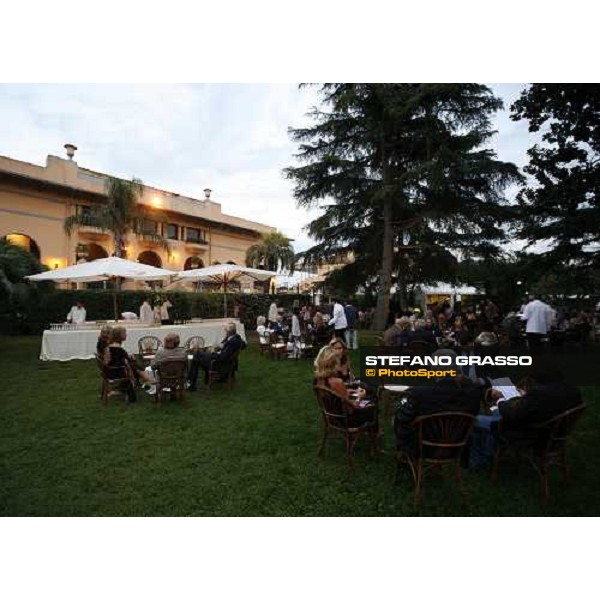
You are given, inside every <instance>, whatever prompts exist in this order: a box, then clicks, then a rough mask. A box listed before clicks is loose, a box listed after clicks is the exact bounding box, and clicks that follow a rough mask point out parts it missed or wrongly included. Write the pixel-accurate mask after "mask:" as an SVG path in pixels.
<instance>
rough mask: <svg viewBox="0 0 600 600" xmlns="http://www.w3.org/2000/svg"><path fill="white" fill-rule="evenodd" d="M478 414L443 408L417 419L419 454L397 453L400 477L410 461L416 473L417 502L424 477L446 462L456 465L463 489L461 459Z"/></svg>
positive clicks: (411, 467) (459, 482)
mask: <svg viewBox="0 0 600 600" xmlns="http://www.w3.org/2000/svg"><path fill="white" fill-rule="evenodd" d="M474 422H475V417H474V416H473V415H471V414H469V413H463V412H443V413H435V414H432V415H423V416H421V417H417V418H416V419H415V420H414V423H413V425H414V427H415V430H416V434H417V440H418V445H417V454H416V456H415V457H412V456H409V455H407V454H405V453H404V452H402V451H399V452H398V453H397V454H396V481H397V480H398V476H399V474H400V468H401V467H402V466H403V465H408V466H409V468H410V471H411V473H412V476H413V480H414V484H415V490H414V498H413V501H414V505H415V507H416V506H418V505H419V503H420V502H421V495H422V491H423V480H424V478H425V475H426V473H427V472H429V471H430V470H432V469H435V468H438V467H439V468H441V467H443V466H445V465H448V464H449V465H454V468H455V477H456V481H457V483H458V485H459V487H460V489H461V492H462V491H463V489H462V476H461V471H460V469H461V467H460V459H461V455H462V453H463V451H464V449H465V447H466V445H467V442H468V440H469V435H470V433H471V430H472V428H473V424H474Z"/></svg>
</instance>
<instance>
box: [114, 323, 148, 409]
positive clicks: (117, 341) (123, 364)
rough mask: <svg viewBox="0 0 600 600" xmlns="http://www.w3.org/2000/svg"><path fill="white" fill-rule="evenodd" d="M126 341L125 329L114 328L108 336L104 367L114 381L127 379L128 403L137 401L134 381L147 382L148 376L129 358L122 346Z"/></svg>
mask: <svg viewBox="0 0 600 600" xmlns="http://www.w3.org/2000/svg"><path fill="white" fill-rule="evenodd" d="M126 339H127V330H126V329H125V327H114V328H113V330H112V331H111V334H110V343H109V345H108V347H107V348H106V354H105V356H106V360H105V365H106V369H107V371H108V375H109V377H111V378H115V379H129V380H130V386H128V388H127V396H128V398H129V401H130V402H135V401H136V400H137V398H136V396H135V389H134V386H133V382H134V381H138V382H139V380H140V379H144V380H147V379H148V375H147V374H146V373H144V372H143V371H140V370H139V369H138V368H137V366H136V364H135V362H134V360H133V358H131V356H129V354H128V353H127V350H125V348H123V346H122V344H123V342H124V341H125V340H126Z"/></svg>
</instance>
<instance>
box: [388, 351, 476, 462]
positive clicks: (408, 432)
mask: <svg viewBox="0 0 600 600" xmlns="http://www.w3.org/2000/svg"><path fill="white" fill-rule="evenodd" d="M449 352H451V353H452V354H454V352H452V351H451V350H438V351H437V352H436V353H434V356H435V355H437V354H438V353H444V355H446V353H449ZM454 355H455V354H454ZM455 356H456V355H455ZM483 391H484V389H483V388H482V387H479V386H477V385H476V384H475V383H473V381H471V380H470V379H468V378H467V377H463V376H462V375H458V376H457V377H454V378H450V377H447V378H443V379H438V380H437V381H436V382H435V384H434V385H433V386H419V387H414V388H413V389H412V390H411V391H410V393H409V396H408V397H407V398H405V399H404V400H402V402H401V403H400V405H399V407H398V409H397V411H396V415H395V417H394V432H395V435H396V447H397V449H398V450H401V451H402V452H404V453H405V454H406V455H408V456H410V457H415V456H416V455H417V442H418V440H417V435H416V430H415V427H414V420H415V419H416V418H417V417H421V416H423V415H432V414H434V413H440V412H465V413H469V414H471V415H473V416H475V415H477V413H478V412H479V407H480V405H481V399H482V394H483Z"/></svg>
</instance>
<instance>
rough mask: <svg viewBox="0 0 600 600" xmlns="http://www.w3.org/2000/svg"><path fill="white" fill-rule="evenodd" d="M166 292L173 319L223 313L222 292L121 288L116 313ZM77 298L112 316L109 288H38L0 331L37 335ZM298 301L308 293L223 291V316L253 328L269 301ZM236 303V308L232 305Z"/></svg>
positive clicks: (287, 304)
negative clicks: (225, 292)
mask: <svg viewBox="0 0 600 600" xmlns="http://www.w3.org/2000/svg"><path fill="white" fill-rule="evenodd" d="M166 296H168V297H169V298H170V300H171V302H172V303H173V308H172V309H170V310H169V313H170V315H171V317H172V318H173V319H191V318H195V317H200V318H206V319H211V318H217V317H222V316H223V294H222V293H211V292H182V291H173V292H163V291H143V290H140V291H138V290H136V291H132V290H126V291H125V290H124V291H121V292H119V295H118V303H119V304H118V306H119V313H123V312H126V311H128V312H134V313H136V314H139V309H140V306H141V304H142V302H143V301H144V298H148V299H149V301H150V303H151V304H152V305H153V306H154V305H155V304H156V303H161V302H162V301H163V299H164V297H166ZM78 299H79V300H81V301H82V302H83V304H84V305H85V308H86V311H87V318H88V319H89V320H90V321H102V320H107V319H112V318H113V317H114V310H113V294H112V291H111V290H90V289H87V290H61V289H55V290H43V291H42V290H39V292H38V293H36V294H33V295H31V296H30V297H28V298H27V302H26V303H25V302H22V303H21V304H20V305H19V311H18V316H17V318H14V317H12V318H10V319H9V318H4V319H3V318H1V317H0V333H3V334H8V335H30V334H32V335H33V334H35V335H39V334H40V333H42V332H43V330H44V329H48V327H49V326H50V323H62V322H64V321H65V319H66V317H67V314H68V312H69V310H70V309H71V307H72V306H73V305H74V304H75V301H76V300H78ZM295 300H298V301H299V302H300V304H303V303H308V302H310V297H309V296H301V295H296V294H277V295H273V296H269V295H263V294H237V293H236V294H227V316H229V317H233V316H234V315H235V314H236V313H237V316H238V317H239V318H240V320H241V321H242V323H243V324H244V327H246V328H247V329H255V327H256V318H257V317H258V316H260V315H264V316H266V315H267V312H268V310H269V306H270V304H271V302H273V301H275V302H277V305H278V306H282V307H284V308H287V309H290V308H291V307H292V306H293V304H294V301H295ZM236 305H237V308H236Z"/></svg>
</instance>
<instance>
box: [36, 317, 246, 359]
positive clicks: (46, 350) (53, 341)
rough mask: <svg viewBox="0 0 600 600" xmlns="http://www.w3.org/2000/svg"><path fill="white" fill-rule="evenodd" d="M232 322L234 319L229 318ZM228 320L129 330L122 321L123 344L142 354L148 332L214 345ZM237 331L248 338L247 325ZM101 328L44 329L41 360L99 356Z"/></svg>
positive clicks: (220, 337)
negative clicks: (141, 342) (140, 344)
mask: <svg viewBox="0 0 600 600" xmlns="http://www.w3.org/2000/svg"><path fill="white" fill-rule="evenodd" d="M229 321H231V319H230V320H229ZM227 322H228V321H225V320H215V321H214V322H211V321H205V322H203V323H190V324H188V325H161V326H157V327H131V328H130V329H127V323H126V322H121V323H120V325H123V326H124V327H125V328H126V329H127V339H126V340H125V343H124V344H123V347H124V348H125V350H127V352H129V353H130V354H137V353H138V340H139V339H140V338H142V337H144V336H145V335H155V336H156V337H157V338H159V339H160V340H161V341H164V339H165V336H166V335H167V334H168V333H177V334H178V335H179V337H180V339H181V345H182V346H183V345H184V344H185V342H186V341H187V339H188V338H190V337H192V336H193V335H201V336H202V337H203V338H204V341H205V342H206V345H207V346H214V345H215V344H218V343H219V342H221V341H222V340H223V338H224V337H225V325H226V323H227ZM236 325H237V332H238V333H239V334H240V335H241V336H242V339H243V340H246V332H245V330H244V326H243V325H242V324H241V323H239V322H237V323H236ZM98 334H99V330H97V329H96V330H94V329H82V330H71V331H51V330H49V329H47V330H46V331H44V336H43V337H42V350H41V352H40V359H41V360H73V359H76V358H80V359H89V358H94V356H95V355H96V343H97V341H98Z"/></svg>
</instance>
